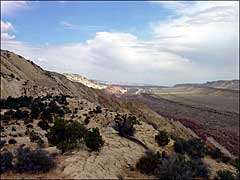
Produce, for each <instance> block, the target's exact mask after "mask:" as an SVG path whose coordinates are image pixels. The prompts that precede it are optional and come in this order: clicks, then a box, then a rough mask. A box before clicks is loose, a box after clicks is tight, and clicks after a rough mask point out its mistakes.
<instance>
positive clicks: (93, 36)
mask: <svg viewBox="0 0 240 180" xmlns="http://www.w3.org/2000/svg"><path fill="white" fill-rule="evenodd" d="M238 31H239V2H237V1H226V2H225V1H190V2H189V1H188V2H187V1H137V2H133V1H132V2H129V1H128V2H127V1H119V2H116V1H115V2H107V1H105V2H104V1H103V2H101V1H93V2H80V1H36V2H33V1H15V2H14V1H1V49H5V50H9V51H13V52H15V53H17V54H20V55H22V56H24V57H25V58H27V59H30V60H32V61H34V62H35V63H37V64H38V65H40V66H41V67H43V68H44V69H46V70H50V71H56V72H61V73H63V72H68V73H77V74H80V75H83V76H85V77H87V78H89V79H97V80H104V81H114V82H134V83H145V84H154V85H164V86H171V85H174V84H177V83H202V82H206V81H213V80H220V79H224V80H231V79H239V32H238Z"/></svg>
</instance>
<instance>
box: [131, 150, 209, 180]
mask: <svg viewBox="0 0 240 180" xmlns="http://www.w3.org/2000/svg"><path fill="white" fill-rule="evenodd" d="M136 168H137V169H139V170H140V172H141V173H144V174H148V175H154V176H156V177H157V178H159V179H195V178H207V177H208V168H207V166H206V165H205V164H204V163H203V162H202V161H201V160H200V159H198V160H191V159H190V160H188V159H186V158H185V157H184V156H180V155H177V156H171V157H168V156H163V155H161V154H160V153H153V154H148V155H146V156H144V157H142V158H140V159H139V161H138V162H137V165H136Z"/></svg>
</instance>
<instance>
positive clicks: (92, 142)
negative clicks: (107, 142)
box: [85, 128, 104, 151]
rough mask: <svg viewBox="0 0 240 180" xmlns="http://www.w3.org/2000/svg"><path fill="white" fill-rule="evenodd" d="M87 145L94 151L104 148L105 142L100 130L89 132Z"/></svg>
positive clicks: (86, 138)
mask: <svg viewBox="0 0 240 180" xmlns="http://www.w3.org/2000/svg"><path fill="white" fill-rule="evenodd" d="M85 143H86V146H87V147H88V148H90V149H91V150H92V151H97V150H99V149H100V148H101V147H102V146H103V144H104V141H103V139H102V136H101V135H100V132H99V129H98V128H93V129H91V130H89V131H88V132H87V134H86V137H85Z"/></svg>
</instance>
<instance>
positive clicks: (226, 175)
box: [214, 170, 235, 180]
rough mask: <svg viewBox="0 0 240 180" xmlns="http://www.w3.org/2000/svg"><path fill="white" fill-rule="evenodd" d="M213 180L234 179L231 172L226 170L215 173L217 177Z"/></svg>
mask: <svg viewBox="0 0 240 180" xmlns="http://www.w3.org/2000/svg"><path fill="white" fill-rule="evenodd" d="M214 179H215V180H234V179H235V177H234V175H233V173H232V172H230V171H228V170H220V171H217V175H216V176H215V177H214Z"/></svg>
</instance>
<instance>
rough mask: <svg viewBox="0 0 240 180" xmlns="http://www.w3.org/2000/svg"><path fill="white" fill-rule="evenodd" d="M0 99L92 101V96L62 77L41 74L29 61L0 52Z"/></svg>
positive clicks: (85, 88)
mask: <svg viewBox="0 0 240 180" xmlns="http://www.w3.org/2000/svg"><path fill="white" fill-rule="evenodd" d="M0 75H1V97H5V98H6V97H8V96H12V97H18V96H23V95H27V96H41V95H47V94H54V95H57V94H65V95H70V96H76V97H84V98H85V99H88V100H91V101H96V97H97V94H96V92H95V91H94V90H93V89H91V88H88V87H87V86H84V85H83V84H81V83H77V82H73V81H70V80H68V79H67V78H66V77H65V76H64V75H62V74H60V73H56V72H50V71H46V70H43V69H42V68H41V67H39V66H38V65H36V64H35V63H33V62H32V61H30V60H26V59H25V58H23V57H22V56H20V55H17V54H15V53H13V52H9V51H4V50H1V74H0Z"/></svg>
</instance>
